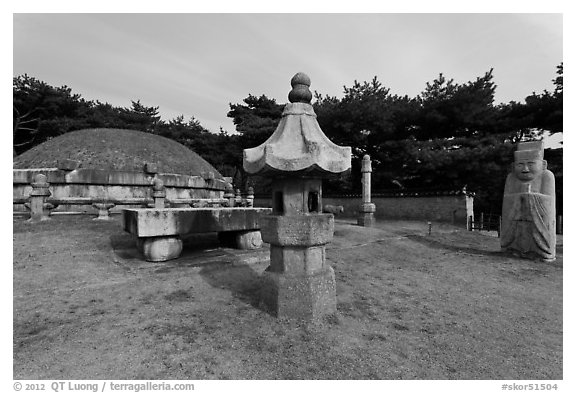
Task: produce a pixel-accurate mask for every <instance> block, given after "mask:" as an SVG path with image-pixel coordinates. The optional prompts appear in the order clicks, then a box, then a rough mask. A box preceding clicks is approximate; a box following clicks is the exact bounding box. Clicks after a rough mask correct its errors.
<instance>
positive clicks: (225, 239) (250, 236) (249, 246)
mask: <svg viewBox="0 0 576 393" xmlns="http://www.w3.org/2000/svg"><path fill="white" fill-rule="evenodd" d="M218 239H219V240H220V243H221V244H222V245H223V246H225V247H232V248H239V249H241V250H255V249H257V248H261V247H262V235H261V233H260V231H259V230H258V231H226V232H218Z"/></svg>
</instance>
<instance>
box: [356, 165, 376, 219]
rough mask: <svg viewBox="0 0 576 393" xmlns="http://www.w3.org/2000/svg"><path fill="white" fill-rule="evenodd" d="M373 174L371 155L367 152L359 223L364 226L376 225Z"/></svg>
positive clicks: (363, 169)
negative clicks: (371, 178) (372, 188)
mask: <svg viewBox="0 0 576 393" xmlns="http://www.w3.org/2000/svg"><path fill="white" fill-rule="evenodd" d="M371 176H372V161H370V156H369V155H368V154H366V155H365V156H364V157H363V158H362V204H361V205H360V208H359V210H358V225H360V226H363V227H371V226H374V222H375V218H374V212H376V205H375V204H373V203H372V202H371V199H370V198H371V196H370V194H371V192H372V190H371V181H370V177H371Z"/></svg>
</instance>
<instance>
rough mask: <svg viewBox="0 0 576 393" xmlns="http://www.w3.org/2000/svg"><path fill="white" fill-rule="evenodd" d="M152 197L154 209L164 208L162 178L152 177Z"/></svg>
mask: <svg viewBox="0 0 576 393" xmlns="http://www.w3.org/2000/svg"><path fill="white" fill-rule="evenodd" d="M152 199H154V208H155V209H164V207H165V202H166V187H164V182H163V181H162V179H158V178H156V179H154V181H153V182H152Z"/></svg>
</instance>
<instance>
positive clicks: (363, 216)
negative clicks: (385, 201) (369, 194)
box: [358, 212, 376, 227]
mask: <svg viewBox="0 0 576 393" xmlns="http://www.w3.org/2000/svg"><path fill="white" fill-rule="evenodd" d="M375 223H376V218H375V217H374V213H362V212H360V213H358V225H360V226H362V227H373V226H374V224H375Z"/></svg>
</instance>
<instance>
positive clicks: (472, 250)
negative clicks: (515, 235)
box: [406, 235, 509, 258]
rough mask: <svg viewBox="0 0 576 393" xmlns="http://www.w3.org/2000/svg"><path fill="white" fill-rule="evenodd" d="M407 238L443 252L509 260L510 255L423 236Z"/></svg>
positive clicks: (408, 236)
mask: <svg viewBox="0 0 576 393" xmlns="http://www.w3.org/2000/svg"><path fill="white" fill-rule="evenodd" d="M406 237H407V238H408V239H410V240H413V241H415V242H418V243H421V244H424V245H427V246H428V247H431V248H435V249H443V250H450V251H455V252H465V253H467V254H473V255H484V256H489V257H496V258H507V257H508V256H509V255H507V254H505V253H503V252H502V251H500V250H483V249H481V248H476V247H469V246H468V247H467V246H459V245H455V244H448V243H446V242H442V241H439V240H436V239H433V238H430V237H427V236H421V235H406Z"/></svg>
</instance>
